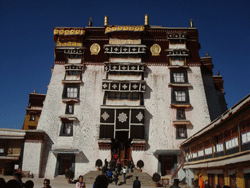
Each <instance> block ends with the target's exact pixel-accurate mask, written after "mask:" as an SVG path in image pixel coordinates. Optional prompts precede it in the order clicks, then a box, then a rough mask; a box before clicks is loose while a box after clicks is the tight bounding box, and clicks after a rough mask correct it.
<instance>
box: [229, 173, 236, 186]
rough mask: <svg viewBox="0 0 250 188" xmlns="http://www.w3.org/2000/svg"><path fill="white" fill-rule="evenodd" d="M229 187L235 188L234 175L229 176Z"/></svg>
mask: <svg viewBox="0 0 250 188" xmlns="http://www.w3.org/2000/svg"><path fill="white" fill-rule="evenodd" d="M230 187H231V188H236V175H235V174H234V175H231V176H230Z"/></svg>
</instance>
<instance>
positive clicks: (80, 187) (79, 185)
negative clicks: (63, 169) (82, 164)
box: [76, 176, 85, 188]
mask: <svg viewBox="0 0 250 188" xmlns="http://www.w3.org/2000/svg"><path fill="white" fill-rule="evenodd" d="M76 188H85V183H84V182H83V176H79V182H77V183H76Z"/></svg>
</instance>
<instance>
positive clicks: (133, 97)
mask: <svg viewBox="0 0 250 188" xmlns="http://www.w3.org/2000/svg"><path fill="white" fill-rule="evenodd" d="M130 100H139V93H136V92H131V93H130Z"/></svg>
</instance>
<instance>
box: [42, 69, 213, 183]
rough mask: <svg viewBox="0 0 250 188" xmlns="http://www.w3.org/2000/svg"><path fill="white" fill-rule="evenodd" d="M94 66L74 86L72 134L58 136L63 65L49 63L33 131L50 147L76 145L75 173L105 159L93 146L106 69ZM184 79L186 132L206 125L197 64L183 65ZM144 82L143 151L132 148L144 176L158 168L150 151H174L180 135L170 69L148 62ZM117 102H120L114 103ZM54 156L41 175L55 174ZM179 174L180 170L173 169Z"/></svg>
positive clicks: (104, 153) (104, 152)
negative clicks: (49, 75) (45, 90)
mask: <svg viewBox="0 0 250 188" xmlns="http://www.w3.org/2000/svg"><path fill="white" fill-rule="evenodd" d="M103 69H104V67H103V66H100V65H96V66H95V65H88V66H87V67H86V68H85V70H84V71H83V74H82V81H83V84H82V85H80V98H79V99H80V102H79V103H77V104H75V107H74V116H75V117H77V119H78V120H79V121H76V122H74V125H73V126H74V127H73V135H74V136H73V137H64V136H59V133H60V128H61V120H60V118H59V116H61V115H64V114H65V107H66V104H65V103H63V102H62V92H63V84H62V83H61V81H62V80H63V78H64V75H65V69H64V66H63V65H55V67H54V72H53V75H52V78H51V81H50V84H49V87H48V93H47V96H46V99H45V102H44V107H43V111H42V114H41V117H40V120H39V124H38V129H41V130H44V131H45V132H46V133H47V134H48V136H49V138H50V139H51V141H52V143H53V144H52V145H51V149H52V150H53V149H58V148H60V149H78V150H79V151H81V153H80V154H76V158H75V173H76V174H75V175H76V176H79V175H84V174H86V173H87V172H89V171H91V170H95V169H96V168H95V161H96V160H97V159H99V158H100V159H101V160H102V161H104V159H105V158H107V159H108V160H109V159H110V155H111V153H110V151H108V150H99V149H98V138H99V124H100V106H101V105H102V104H103V96H104V93H103V91H102V80H103V79H105V77H106V73H105V72H104V70H103ZM188 80H189V83H190V84H191V86H192V87H191V88H190V89H189V98H190V104H191V105H192V108H191V109H187V110H186V119H187V120H189V121H190V122H191V124H192V125H191V126H189V127H188V130H187V131H188V136H191V135H192V134H194V133H195V132H196V131H197V130H199V129H200V128H202V127H203V126H205V125H207V124H208V123H210V116H209V111H208V106H207V101H206V96H205V91H204V86H203V80H202V76H201V71H200V68H199V67H190V69H188ZM145 81H146V83H147V88H146V92H145V94H144V105H145V109H146V110H145V138H146V140H147V144H146V150H145V151H132V158H133V160H134V162H135V164H136V163H137V161H138V160H140V159H142V160H143V161H144V164H145V166H144V168H143V171H144V172H147V173H148V174H149V175H153V173H155V172H159V171H160V169H159V167H158V166H159V165H158V163H159V162H158V156H155V155H153V153H154V152H155V151H156V150H178V149H179V144H180V143H181V142H183V139H179V140H177V139H176V128H175V126H173V121H174V120H176V109H173V108H170V104H171V87H169V86H168V84H169V83H170V70H169V69H168V67H167V66H148V67H147V68H146V72H145ZM116 105H120V104H116ZM55 166H56V155H55V154H53V153H49V157H48V161H47V168H46V172H45V176H46V177H49V178H53V177H54V174H55ZM179 173H180V174H179V175H180V176H182V174H183V172H182V171H180V172H179Z"/></svg>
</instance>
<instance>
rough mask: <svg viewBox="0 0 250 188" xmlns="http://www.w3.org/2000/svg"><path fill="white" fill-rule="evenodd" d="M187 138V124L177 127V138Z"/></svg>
mask: <svg viewBox="0 0 250 188" xmlns="http://www.w3.org/2000/svg"><path fill="white" fill-rule="evenodd" d="M183 138H187V128H186V126H185V125H180V126H177V127H176V139H183Z"/></svg>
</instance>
